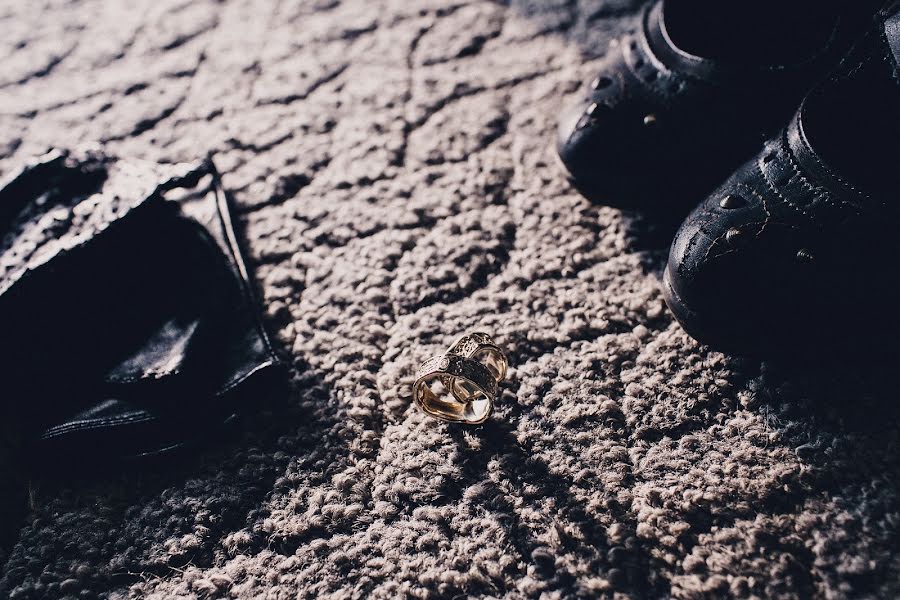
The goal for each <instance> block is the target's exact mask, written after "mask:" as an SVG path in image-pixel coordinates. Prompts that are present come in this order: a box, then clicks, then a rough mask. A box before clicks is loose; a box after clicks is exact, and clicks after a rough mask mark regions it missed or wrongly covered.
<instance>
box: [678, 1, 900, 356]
mask: <svg viewBox="0 0 900 600" xmlns="http://www.w3.org/2000/svg"><path fill="white" fill-rule="evenodd" d="M897 7H900V3H896V4H894V5H893V8H892V10H894V11H895V12H893V13H890V12H888V11H889V10H891V9H886V11H885V13H883V14H882V15H881V16H880V17H879V20H878V26H877V27H876V28H875V29H874V30H873V31H872V32H871V33H870V34H868V35H867V36H866V37H865V38H864V39H863V41H862V42H860V44H859V45H858V46H857V47H856V48H855V49H854V51H853V52H852V53H851V54H850V55H849V56H848V59H847V60H845V61H844V62H843V63H842V65H841V66H840V68H839V70H838V71H837V72H836V73H835V74H834V75H833V76H832V77H830V78H829V79H828V80H827V81H825V82H823V83H822V84H820V85H818V86H817V87H815V88H814V89H813V90H812V91H811V92H810V93H809V94H808V95H807V96H806V98H805V99H804V101H803V103H802V104H801V106H800V108H799V110H798V111H797V112H796V114H795V115H794V117H793V119H792V120H791V121H790V124H789V125H788V126H787V128H786V129H785V130H784V131H783V132H782V133H781V134H780V135H778V136H776V137H774V138H772V139H771V140H769V141H768V142H767V143H766V144H765V147H764V149H763V151H762V152H761V153H760V154H758V155H757V156H756V157H755V158H753V159H752V160H750V161H749V162H747V163H746V164H744V165H743V166H742V167H740V168H739V169H738V170H737V171H736V172H735V173H734V174H733V175H732V176H731V178H730V179H728V181H727V182H726V183H725V184H724V185H722V186H721V187H720V188H719V189H718V190H716V191H715V192H714V193H713V194H712V195H710V196H709V197H708V198H707V199H706V200H705V201H704V202H703V203H702V204H700V206H698V207H697V208H696V209H695V210H694V211H693V212H692V213H691V214H690V216H689V217H688V218H687V219H686V220H685V222H684V223H683V224H682V226H681V229H680V230H679V232H678V234H677V235H676V237H675V240H674V242H673V245H672V248H671V252H670V255H669V261H668V265H667V267H666V271H665V275H664V294H665V298H666V302H667V303H668V305H669V307H670V308H671V310H672V312H673V313H674V314H675V316H676V318H677V319H678V321H679V322H681V324H682V325H683V326H684V328H685V329H686V330H687V331H688V333H690V334H691V335H692V336H694V337H695V338H697V339H698V340H700V341H703V342H706V343H708V344H710V345H712V346H714V347H716V348H718V349H722V350H730V351H735V352H741V353H757V354H765V355H772V356H775V355H779V354H790V355H791V356H792V358H793V359H797V358H801V359H802V358H803V357H804V356H809V357H821V356H823V355H829V356H839V357H852V356H854V355H856V356H866V357H868V356H871V355H872V354H873V353H879V352H885V351H890V352H891V353H894V352H896V348H895V346H896V336H897V334H898V332H900V317H898V314H897V310H896V307H897V304H898V302H900V276H898V275H897V266H896V265H897V259H898V257H900V236H898V235H897V222H898V220H897V219H898V217H900V203H898V193H900V192H898V187H897V185H896V178H895V173H894V174H891V175H889V174H887V173H880V175H884V176H883V177H878V178H876V177H869V178H864V177H862V175H864V171H862V170H857V171H853V172H852V174H851V171H850V170H849V167H850V165H851V162H853V163H861V164H863V163H864V164H871V163H877V164H882V165H889V164H893V165H894V166H896V165H898V164H900V161H898V158H900V67H898V58H900V52H898V51H897V50H894V49H893V48H900V44H898V42H900V27H898V26H897V25H898V24H900V11H898V9H897ZM876 90H877V92H876ZM852 91H855V92H856V94H857V95H858V96H861V97H860V98H859V99H858V103H857V106H849V105H846V104H841V103H840V102H839V101H840V99H841V98H848V97H849V96H848V93H849V92H852ZM865 94H869V95H870V96H868V97H867V96H865ZM859 106H864V107H865V106H873V107H874V106H881V107H882V108H880V109H878V110H876V111H875V113H876V114H874V115H871V117H872V118H867V119H863V118H862V115H861V114H860V113H861V110H860V109H859ZM826 114H827V115H832V114H834V115H836V116H829V118H827V119H823V118H822V117H823V116H824V115H826ZM840 119H847V120H851V121H850V123H848V125H849V126H848V127H846V131H847V132H848V133H844V134H842V135H843V136H844V137H842V138H840V139H832V137H833V131H832V130H833V129H835V128H836V127H837V126H838V123H837V121H838V120H840ZM853 123H855V124H857V127H861V128H863V131H853V130H854V127H853V125H852V124H853ZM863 123H866V125H864V124H863ZM850 132H852V133H850ZM830 134H831V137H830ZM859 140H869V142H868V144H864V142H861V141H859ZM875 140H880V141H881V142H883V143H876V142H875ZM842 144H847V145H851V146H852V153H846V148H842V147H840V146H841V145H842ZM833 150H841V151H844V152H843V154H842V153H841V152H834V151H833ZM850 154H855V155H859V156H861V157H863V158H865V159H866V160H864V161H863V160H859V161H856V160H854V161H850V160H849V158H848V159H846V160H845V161H844V162H840V163H837V162H834V160H833V159H831V158H828V157H837V158H839V157H841V156H847V157H849V156H850Z"/></svg>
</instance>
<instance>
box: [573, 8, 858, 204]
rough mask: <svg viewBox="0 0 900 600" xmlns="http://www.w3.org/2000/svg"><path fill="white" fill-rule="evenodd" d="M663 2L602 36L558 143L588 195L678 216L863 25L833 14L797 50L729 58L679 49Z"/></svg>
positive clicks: (743, 154)
mask: <svg viewBox="0 0 900 600" xmlns="http://www.w3.org/2000/svg"><path fill="white" fill-rule="evenodd" d="M667 5H668V1H667V0H657V1H656V2H654V3H652V4H650V5H649V6H648V7H647V9H646V10H645V12H644V14H643V15H642V18H641V20H640V25H639V26H638V27H637V28H636V29H635V30H633V31H630V32H628V33H627V34H625V35H624V36H623V37H621V38H620V39H618V40H615V41H614V42H613V43H612V44H611V45H610V48H609V51H608V52H607V54H606V56H605V57H604V59H603V61H602V63H601V66H600V70H599V73H598V74H597V77H596V78H594V79H593V81H592V82H591V83H590V84H589V85H588V86H587V89H586V91H585V92H584V93H583V96H582V98H581V99H580V100H579V101H578V102H577V103H575V104H574V105H573V106H572V107H571V108H570V109H568V110H567V111H566V112H565V113H564V114H563V117H562V118H561V119H560V122H559V128H558V138H557V151H558V153H559V157H560V158H561V160H562V163H563V165H564V167H565V168H566V170H567V171H568V174H569V176H570V179H571V181H572V183H573V185H574V186H575V187H576V188H577V189H578V190H579V191H580V192H581V193H582V194H584V195H585V196H586V197H588V198H589V199H591V200H593V201H596V202H599V203H603V204H609V205H613V206H619V207H623V208H637V209H649V210H652V211H657V212H662V213H670V214H673V213H675V214H678V215H679V216H680V215H681V214H684V213H686V212H687V211H688V210H689V209H690V207H692V206H694V205H695V204H696V202H697V200H698V199H700V198H702V197H703V196H705V195H706V194H707V193H708V192H710V191H711V190H712V189H713V188H714V187H715V186H716V185H717V184H719V183H721V181H723V180H724V179H725V178H726V177H727V175H728V173H730V172H731V171H732V170H733V169H734V168H735V166H737V165H739V164H740V163H741V162H743V161H744V160H746V159H747V158H748V157H750V156H751V155H752V154H753V153H754V151H755V150H756V149H757V148H758V147H759V144H760V143H761V142H762V141H763V140H764V139H765V138H766V137H768V135H771V134H772V133H774V132H775V131H777V129H778V128H780V127H782V126H783V125H784V123H785V122H787V120H788V119H789V118H790V115H791V114H792V112H793V111H794V109H795V108H796V106H797V104H798V103H799V101H800V100H801V98H802V97H803V94H804V93H805V92H806V91H807V90H808V89H809V87H810V86H811V85H812V84H813V83H814V82H815V81H816V80H818V79H820V78H822V77H824V75H825V74H826V73H827V72H828V70H830V69H831V68H832V67H833V66H834V65H835V64H836V62H837V60H838V59H839V58H840V56H841V54H842V53H843V52H845V51H846V49H847V48H848V47H849V44H850V42H851V39H852V37H853V36H855V35H857V34H858V33H860V32H861V29H862V28H861V27H859V25H857V24H856V22H855V20H854V19H851V18H847V17H836V18H835V20H834V22H833V27H832V28H831V30H830V32H827V31H826V33H825V34H823V40H822V44H821V47H820V48H819V49H818V50H817V51H816V52H815V53H814V54H812V55H810V56H808V57H806V58H804V59H801V60H797V61H795V62H794V63H792V64H781V65H768V66H753V65H749V64H737V63H731V64H730V63H728V62H727V61H723V60H711V59H706V58H701V57H699V56H694V55H691V54H689V53H688V52H685V51H683V50H682V49H680V48H679V47H678V46H677V45H676V44H675V43H674V42H673V41H672V38H671V36H670V35H669V32H668V31H667V28H666V18H665V15H666V7H667ZM871 14H872V13H871V12H870V13H869V15H871ZM733 26H734V27H740V22H739V21H738V22H735V23H734V25H733Z"/></svg>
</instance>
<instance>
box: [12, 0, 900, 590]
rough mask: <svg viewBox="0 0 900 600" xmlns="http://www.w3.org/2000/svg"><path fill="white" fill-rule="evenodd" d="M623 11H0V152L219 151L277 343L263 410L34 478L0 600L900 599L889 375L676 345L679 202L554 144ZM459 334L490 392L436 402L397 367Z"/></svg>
mask: <svg viewBox="0 0 900 600" xmlns="http://www.w3.org/2000/svg"><path fill="white" fill-rule="evenodd" d="M635 9H636V6H635V4H634V3H633V2H626V1H616V0H594V1H591V0H512V1H510V2H509V3H503V2H491V1H488V0H457V1H450V2H434V1H425V0H377V1H376V0H372V1H368V0H366V1H364V0H356V1H351V0H343V1H341V0H305V1H293V0H277V1H276V0H273V1H271V2H258V1H255V0H215V1H214V0H197V1H194V2H188V1H185V0H135V1H133V2H127V3H126V2H119V1H116V0H42V1H40V2H27V3H23V2H12V1H7V2H3V3H2V4H0V29H2V31H3V32H4V36H2V39H0V55H2V57H3V58H2V64H3V65H4V68H3V69H2V72H0V172H8V171H9V170H10V169H12V168H13V167H14V166H15V165H17V164H20V163H21V162H22V161H24V160H26V158H27V157H28V156H30V155H33V154H38V153H40V152H42V151H43V150H45V148H46V147H47V146H63V147H65V146H74V145H77V144H79V143H81V142H85V141H95V140H96V141H100V142H103V143H105V144H106V146H107V148H108V149H109V151H110V152H112V153H114V154H117V155H119V156H123V157H139V158H145V159H150V160H159V161H194V160H196V159H198V158H201V157H202V156H204V155H205V154H206V152H207V151H210V150H211V151H214V152H215V154H216V161H217V164H218V166H219V168H220V169H221V170H222V171H223V172H224V182H225V184H226V186H228V187H229V188H230V189H231V190H232V191H233V192H234V195H235V199H236V201H237V203H238V205H239V214H238V215H237V220H238V223H239V226H240V228H241V230H242V232H243V235H244V237H245V238H246V246H247V250H248V258H249V260H250V262H251V263H252V264H253V265H254V267H255V276H256V281H257V283H258V287H259V291H260V295H261V298H262V300H263V302H264V305H265V319H266V323H267V326H268V327H269V329H270V331H271V332H272V334H273V336H274V338H275V340H276V341H277V343H278V344H279V346H280V347H281V349H282V351H283V354H284V357H285V359H286V361H287V362H288V363H289V365H290V368H291V386H290V387H291V391H290V395H289V398H288V399H287V401H286V402H285V404H286V406H281V407H279V406H278V405H277V404H276V405H272V404H271V403H267V402H264V401H265V400H266V399H263V398H260V399H259V402H260V404H265V405H266V406H274V408H266V409H265V410H264V411H263V412H261V413H259V414H257V415H255V416H253V417H251V418H249V419H248V420H247V422H246V423H245V424H244V427H243V429H242V431H241V433H240V434H239V435H235V436H232V437H230V438H229V439H227V440H223V441H220V442H219V443H216V444H213V445H212V446H211V447H209V448H207V449H205V450H203V451H198V452H197V453H196V454H195V455H193V456H189V457H186V458H183V459H181V460H179V461H178V462H177V464H164V465H154V466H152V467H151V466H148V467H147V468H146V469H144V470H132V471H130V472H126V473H120V474H116V475H114V476H108V477H102V478H99V479H97V478H95V479H91V480H90V481H75V482H68V483H59V482H53V481H46V480H41V479H40V478H36V479H34V480H32V481H31V482H30V484H29V494H28V510H27V514H25V515H24V516H22V517H21V529H20V531H19V533H18V535H17V536H16V539H15V540H14V542H13V544H12V545H10V546H8V547H6V548H3V549H2V551H0V564H4V567H3V570H2V579H0V596H2V597H10V598H16V599H25V598H34V599H39V598H40V599H44V598H63V597H65V598H129V597H131V598H144V597H148V598H159V599H163V598H228V597H238V598H335V599H337V598H398V597H412V598H458V597H498V598H500V597H503V598H529V597H543V598H551V599H552V598H576V597H598V596H606V597H613V596H615V597H635V598H642V597H650V598H654V597H660V598H661V597H670V596H671V597H677V598H695V597H704V596H714V597H721V596H728V595H730V596H734V597H763V598H775V597H785V598H791V597H810V596H817V597H823V598H844V597H860V596H862V597H891V596H895V595H896V594H897V593H898V591H900V584H898V573H900V559H898V551H897V550H898V545H900V539H898V528H900V502H898V488H897V485H898V483H897V482H898V481H900V477H898V475H900V468H898V467H900V465H898V448H900V438H898V431H900V428H898V417H900V414H898V408H897V406H896V405H897V402H896V391H895V389H894V385H895V383H896V377H895V376H894V374H893V372H892V370H891V369H889V368H883V367H882V368H871V369H865V370H863V369H851V368H847V369H827V370H826V369H820V370H818V371H817V370H809V369H807V370H804V371H801V370H797V369H788V368H786V367H783V366H781V367H779V366H776V365H772V364H767V363H760V362H756V361H750V360H745V359H737V358H733V357H728V356H725V355H723V354H720V353H717V352H713V351H711V350H709V349H708V348H706V347H704V346H701V345H699V344H697V343H696V342H694V341H693V340H692V339H690V338H689V337H688V336H687V335H686V334H684V332H683V331H682V330H681V329H680V328H679V326H678V325H677V324H676V323H674V322H673V321H672V319H671V317H670V316H669V315H668V313H667V311H666V309H665V306H664V303H663V300H662V296H661V294H660V290H659V284H658V281H659V276H660V271H661V267H662V265H663V261H664V258H665V255H666V250H667V248H666V245H667V243H668V241H669V239H670V238H669V237H668V236H670V235H671V228H670V227H667V226H663V225H661V224H658V223H654V222H652V221H651V220H649V219H647V218H641V217H638V216H633V215H626V214H623V213H622V212H620V211H617V210H613V209H609V208H602V207H598V206H594V205H591V204H590V203H588V202H587V201H585V200H584V199H582V198H581V197H580V196H578V195H577V194H576V193H574V192H573V191H572V190H571V189H570V188H569V187H568V185H567V184H566V183H565V181H564V179H563V177H562V176H561V175H560V173H559V171H558V169H557V167H556V165H555V164H554V161H553V153H552V150H551V148H550V144H551V140H552V139H553V133H554V126H555V123H554V121H555V117H556V115H557V114H558V113H559V110H560V106H561V104H562V103H563V102H564V101H565V99H566V98H567V96H569V95H570V94H571V93H572V92H574V91H575V90H576V89H577V88H578V86H579V84H580V82H581V81H583V80H584V79H586V78H589V77H590V75H591V72H592V66H593V65H595V64H596V63H595V59H596V57H597V56H598V55H599V54H601V53H602V52H603V50H604V48H605V47H606V44H607V43H608V41H609V39H610V38H611V36H612V35H613V34H614V32H615V31H617V30H618V29H619V28H622V27H627V26H629V24H630V23H632V22H633V17H634V11H635ZM736 318H739V315H738V316H736ZM473 329H479V330H484V331H488V332H490V333H491V334H492V335H493V336H494V337H495V339H497V340H498V341H499V342H500V343H502V344H503V345H505V347H506V348H507V350H508V353H509V357H510V362H511V366H512V368H511V371H510V374H509V378H508V380H507V381H506V382H504V384H503V386H502V396H501V397H500V399H499V403H498V404H499V407H498V411H497V413H496V414H495V416H494V417H492V419H491V420H490V421H489V423H487V424H486V425H485V426H483V427H480V428H471V429H464V428H460V427H454V426H448V425H444V424H441V423H438V422H435V421H431V420H428V419H427V418H425V417H423V415H422V414H420V413H419V412H417V411H416V410H415V409H414V408H413V407H412V406H411V405H410V386H411V384H412V376H413V373H414V371H415V369H416V367H417V365H418V364H419V363H420V362H421V361H422V360H424V359H426V358H427V357H429V356H431V355H432V354H435V353H437V352H439V351H440V350H441V349H442V348H444V347H445V346H446V345H447V344H449V343H450V342H451V341H452V340H453V339H454V338H455V337H456V336H457V335H458V334H460V333H462V332H465V331H469V330H473Z"/></svg>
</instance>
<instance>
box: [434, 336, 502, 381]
mask: <svg viewBox="0 0 900 600" xmlns="http://www.w3.org/2000/svg"><path fill="white" fill-rule="evenodd" d="M447 352H448V353H449V354H459V355H460V356H464V357H465V358H469V359H472V360H476V361H478V362H480V363H481V364H483V365H484V366H485V367H487V368H488V370H489V371H490V372H491V375H493V377H494V379H496V380H497V382H498V383H499V382H500V381H503V380H504V379H505V378H506V371H507V369H508V368H509V363H508V362H507V360H506V355H505V354H504V353H503V350H501V349H500V346H498V345H497V344H496V343H494V340H493V339H492V338H491V336H489V335H488V334H486V333H483V332H481V331H473V332H472V333H467V334H465V335H463V336H461V337H460V338H459V339H458V340H456V341H455V342H453V344H451V345H450V349H449V350H448V351H447Z"/></svg>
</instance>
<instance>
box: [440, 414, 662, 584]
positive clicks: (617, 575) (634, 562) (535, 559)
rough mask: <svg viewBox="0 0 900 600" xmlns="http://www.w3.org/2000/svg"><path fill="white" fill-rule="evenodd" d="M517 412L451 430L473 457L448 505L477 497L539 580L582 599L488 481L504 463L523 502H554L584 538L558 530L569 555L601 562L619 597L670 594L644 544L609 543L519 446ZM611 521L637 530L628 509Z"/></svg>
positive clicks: (563, 486)
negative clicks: (495, 463) (492, 469)
mask: <svg viewBox="0 0 900 600" xmlns="http://www.w3.org/2000/svg"><path fill="white" fill-rule="evenodd" d="M512 412H513V413H516V414H515V415H504V417H503V418H496V417H495V418H492V419H491V420H489V421H488V422H486V423H485V424H484V425H483V426H480V427H478V428H475V429H466V428H462V427H450V428H449V429H448V433H449V435H450V436H451V437H452V438H453V440H454V441H455V442H456V443H457V444H459V445H460V446H461V448H462V451H463V452H464V453H465V454H466V455H467V456H468V457H469V458H468V460H466V461H465V464H464V475H463V477H462V478H458V479H454V480H453V481H452V482H448V485H447V489H445V490H443V492H442V496H443V497H444V498H445V501H447V502H453V501H455V500H458V499H460V498H461V497H462V494H463V493H466V494H467V496H469V497H473V498H477V500H478V501H479V502H480V503H482V504H484V506H485V507H486V508H487V509H488V510H490V511H491V512H492V513H494V515H495V516H496V515H500V516H501V520H502V521H504V522H505V523H506V527H507V529H508V535H509V540H510V543H511V545H512V547H513V548H514V549H515V551H516V554H517V555H518V557H519V559H520V560H521V561H522V562H523V563H524V564H526V565H527V564H530V563H531V564H534V565H535V567H536V569H537V576H538V577H540V578H542V579H545V580H546V581H547V583H548V584H549V586H550V587H551V588H552V589H557V590H568V593H570V594H572V595H573V596H575V595H578V593H579V592H578V589H577V587H576V584H577V578H576V576H575V575H574V574H571V573H566V572H564V571H560V570H558V569H556V568H555V567H554V555H553V553H552V551H551V550H550V549H549V548H547V547H546V546H544V545H543V544H541V543H540V542H539V541H538V540H537V539H536V538H535V537H534V536H533V534H532V533H531V532H530V531H529V528H528V526H527V525H525V524H524V523H522V521H521V519H520V517H519V515H518V511H517V509H516V507H515V503H514V499H513V498H511V497H509V496H508V494H507V493H506V492H505V491H504V490H502V489H500V488H499V487H498V486H497V485H496V484H494V483H493V482H491V481H490V480H488V479H485V473H487V472H488V468H487V466H488V463H489V462H490V461H492V460H499V461H500V463H501V465H502V467H501V468H502V470H503V473H504V474H505V475H507V476H508V477H509V479H510V481H511V482H512V484H513V485H514V487H515V493H516V494H517V495H520V496H523V497H524V496H533V495H537V496H541V497H545V498H551V499H553V500H554V503H555V504H556V506H557V510H558V514H559V515H560V516H561V517H562V518H563V519H565V520H566V521H567V522H568V523H570V524H572V525H573V526H574V527H575V528H576V529H577V531H578V535H579V537H580V538H581V539H577V538H573V537H571V536H569V535H567V534H566V533H565V532H563V531H562V530H561V529H559V528H557V530H556V531H557V534H558V535H560V537H561V538H562V539H561V540H560V541H561V543H562V545H563V547H564V548H565V549H566V550H567V551H569V552H572V553H574V554H576V555H579V558H580V559H582V560H584V561H587V562H590V563H598V562H599V564H600V565H602V566H601V569H602V575H603V576H604V577H605V578H607V579H608V580H609V581H610V583H611V584H612V585H613V587H614V588H615V590H616V591H618V592H623V593H628V594H633V595H635V596H636V597H642V598H643V597H661V596H662V595H664V593H665V592H666V590H664V589H661V588H659V585H660V584H661V580H660V579H659V578H656V577H651V576H650V569H651V568H652V561H651V558H650V556H649V554H648V550H647V549H646V548H644V547H643V546H642V545H640V544H636V545H634V546H633V547H629V548H626V547H624V546H619V545H615V544H613V543H611V542H610V541H609V540H608V538H607V535H606V531H605V526H604V525H603V524H601V523H598V522H596V521H595V520H594V519H593V518H592V517H591V516H590V515H589V514H588V513H587V512H586V511H585V510H584V509H583V508H582V506H581V505H580V504H579V502H578V501H577V500H576V499H575V498H574V497H573V496H572V493H571V487H572V482H571V481H570V480H568V479H567V478H565V477H562V476H560V475H557V474H555V473H553V472H552V471H551V470H550V468H549V467H548V465H547V464H545V463H544V462H543V461H542V460H541V459H540V458H538V457H537V456H535V455H534V454H532V452H531V451H530V450H529V449H528V448H525V447H522V445H521V444H519V442H518V440H517V439H516V435H515V422H516V420H517V418H518V414H519V411H518V410H517V409H516V408H515V405H513V407H512ZM467 437H472V438H475V439H477V440H478V444H479V449H478V451H477V452H475V451H473V449H472V448H471V447H470V445H471V444H470V442H469V441H468V440H467V439H466V438H467ZM526 488H528V491H527V492H526ZM473 492H474V495H473ZM611 516H613V517H614V518H615V519H616V520H617V521H618V522H619V523H622V524H624V525H625V526H626V528H627V529H629V530H630V531H632V532H633V531H634V529H635V527H636V523H635V522H634V520H633V519H632V518H631V517H629V516H628V515H627V511H626V509H625V508H624V507H622V506H617V507H615V509H614V510H613V511H612V515H611ZM461 591H465V590H461Z"/></svg>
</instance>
